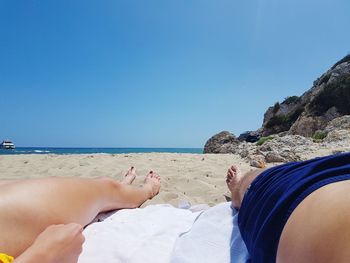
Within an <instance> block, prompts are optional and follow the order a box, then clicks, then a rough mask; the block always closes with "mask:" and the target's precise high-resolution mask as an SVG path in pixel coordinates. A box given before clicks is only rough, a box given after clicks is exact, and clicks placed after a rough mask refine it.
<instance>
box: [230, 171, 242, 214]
mask: <svg viewBox="0 0 350 263" xmlns="http://www.w3.org/2000/svg"><path fill="white" fill-rule="evenodd" d="M241 179H242V174H241V171H240V170H239V168H238V167H237V166H235V165H232V166H231V167H230V168H229V169H228V171H227V176H226V184H227V187H228V189H229V190H230V192H231V194H232V205H233V207H234V208H236V209H239V208H240V206H241V197H240V192H239V187H240V184H241Z"/></svg>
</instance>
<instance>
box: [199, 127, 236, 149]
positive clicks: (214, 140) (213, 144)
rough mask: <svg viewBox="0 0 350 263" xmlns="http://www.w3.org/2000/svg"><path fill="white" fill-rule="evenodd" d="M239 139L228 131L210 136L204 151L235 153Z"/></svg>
mask: <svg viewBox="0 0 350 263" xmlns="http://www.w3.org/2000/svg"><path fill="white" fill-rule="evenodd" d="M238 143H239V141H238V140H237V138H236V137H235V136H234V135H233V134H232V133H230V132H228V131H223V132H220V133H218V134H216V135H214V136H213V137H211V138H210V139H209V140H208V141H207V143H206V144H205V146H204V153H235V152H236V148H237V145H238Z"/></svg>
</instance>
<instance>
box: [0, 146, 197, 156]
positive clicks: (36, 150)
mask: <svg viewBox="0 0 350 263" xmlns="http://www.w3.org/2000/svg"><path fill="white" fill-rule="evenodd" d="M99 153H102V154H128V153H193V154H202V153H203V148H142V147H141V148H136V147H135V148H88V147H86V148H83V147H77V148H74V147H17V148H16V149H14V150H3V149H1V150H0V155H21V154H65V155H68V154H99Z"/></svg>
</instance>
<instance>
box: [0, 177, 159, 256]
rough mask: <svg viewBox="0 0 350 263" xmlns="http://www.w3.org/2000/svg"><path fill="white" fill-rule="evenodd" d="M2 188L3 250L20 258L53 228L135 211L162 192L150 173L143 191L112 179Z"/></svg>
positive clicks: (30, 183) (31, 182)
mask: <svg viewBox="0 0 350 263" xmlns="http://www.w3.org/2000/svg"><path fill="white" fill-rule="evenodd" d="M2 187H6V191H1V186H0V211H1V213H0V233H1V235H2V238H1V239H0V250H1V251H4V252H5V253H7V254H11V255H13V256H18V255H20V254H21V253H22V252H23V251H24V250H25V249H26V248H28V247H29V245H30V244H31V243H32V242H33V241H34V239H35V238H36V237H37V236H38V235H39V234H40V233H41V232H42V231H43V230H44V229H45V228H46V227H47V226H49V225H54V224H68V223H77V224H80V225H83V226H84V225H87V224H88V223H90V222H91V221H92V220H93V219H94V218H95V217H96V215H97V214H98V213H100V212H103V211H108V210H113V209H120V208H135V207H138V206H140V205H141V204H142V203H144V202H145V201H146V200H148V199H150V198H153V197H154V196H155V195H156V194H158V192H159V188H160V178H159V176H158V175H157V174H155V173H153V172H150V173H149V174H148V175H147V176H146V178H145V182H144V185H143V186H142V187H134V186H132V185H129V184H128V183H126V182H125V180H124V182H118V181H116V180H113V179H111V178H100V179H88V178H57V177H56V178H46V179H33V180H23V181H20V182H17V183H13V184H12V183H11V184H7V185H4V186H2Z"/></svg>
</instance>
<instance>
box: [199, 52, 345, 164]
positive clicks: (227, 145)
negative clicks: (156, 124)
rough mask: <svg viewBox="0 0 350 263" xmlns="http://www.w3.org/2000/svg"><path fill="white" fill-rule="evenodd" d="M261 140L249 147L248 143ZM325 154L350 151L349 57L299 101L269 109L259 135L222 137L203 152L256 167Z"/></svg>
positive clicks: (290, 99) (293, 98) (211, 141)
mask: <svg viewBox="0 0 350 263" xmlns="http://www.w3.org/2000/svg"><path fill="white" fill-rule="evenodd" d="M259 137H261V139H260V141H258V142H255V143H252V142H253V141H252V140H251V139H252V138H254V139H255V138H257V139H259ZM254 141H255V140H254ZM323 150H324V153H325V154H326V153H327V154H330V153H335V152H342V151H349V150H350V55H348V56H346V57H344V58H343V59H342V60H340V61H338V62H337V63H336V64H335V65H334V66H333V67H332V68H331V69H329V70H328V71H327V72H326V73H324V74H323V75H322V76H321V77H320V78H318V79H317V80H316V81H315V82H314V84H313V86H312V88H311V89H310V90H308V91H307V92H305V93H304V94H303V95H302V96H300V97H298V96H291V97H288V98H286V99H285V100H284V101H283V102H281V103H279V102H277V103H275V105H274V106H272V107H269V108H268V109H267V111H266V112H265V114H264V120H263V125H262V127H261V128H260V129H258V130H257V131H254V132H246V133H244V134H242V135H241V136H239V137H238V139H237V138H236V137H235V136H234V135H233V134H231V133H229V132H221V133H219V134H216V135H215V136H213V137H212V138H210V139H209V140H208V141H207V143H206V144H205V148H204V152H205V153H236V154H239V155H240V156H241V157H243V158H246V159H248V161H250V162H251V164H252V166H257V167H260V166H261V163H264V162H288V161H297V160H303V159H307V158H310V157H311V156H312V153H316V152H318V153H319V152H320V151H321V152H322V151H323ZM315 156H317V154H315Z"/></svg>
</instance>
